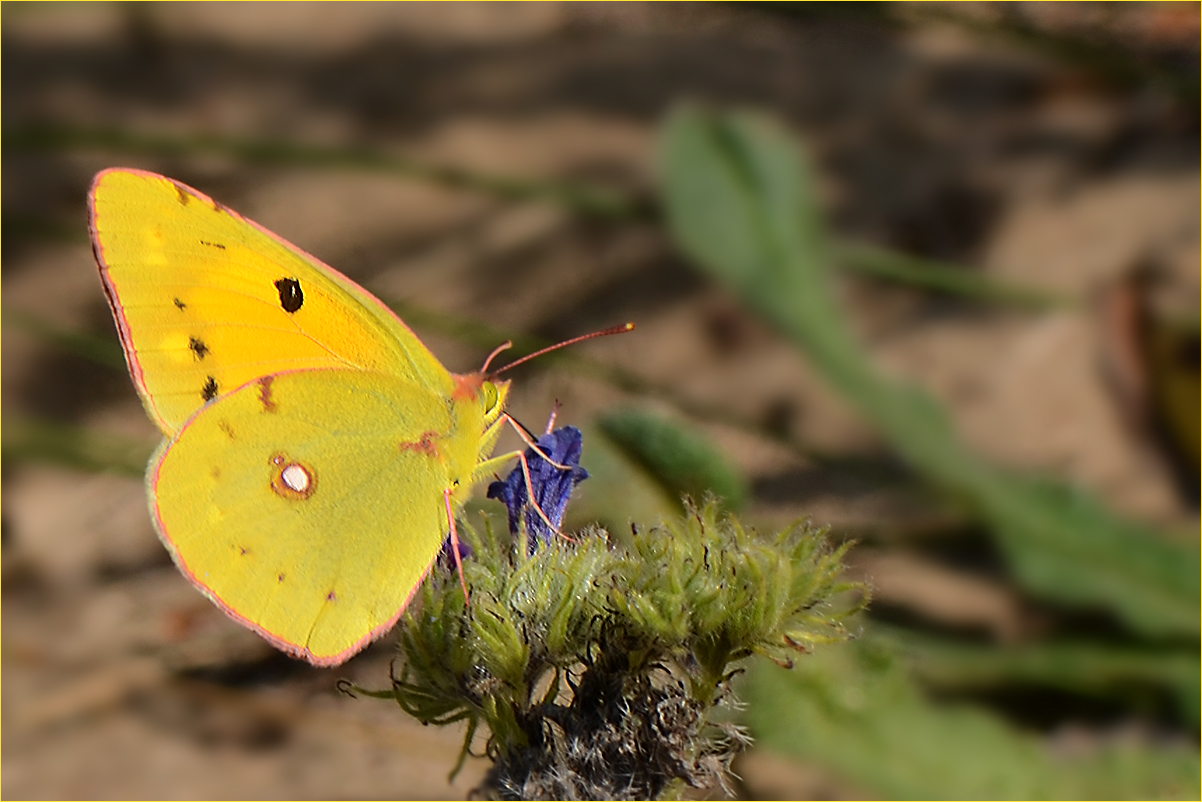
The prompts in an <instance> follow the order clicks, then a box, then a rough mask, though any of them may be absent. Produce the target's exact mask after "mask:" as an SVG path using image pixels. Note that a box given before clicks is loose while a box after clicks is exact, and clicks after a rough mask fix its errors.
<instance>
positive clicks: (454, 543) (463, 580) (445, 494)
mask: <svg viewBox="0 0 1202 802" xmlns="http://www.w3.org/2000/svg"><path fill="white" fill-rule="evenodd" d="M442 500H443V501H445V502H446V505H447V520H448V521H450V522H451V553H452V554H454V555H455V566H456V567H457V568H458V569H459V584H460V585H462V586H463V601H464V603H465V604H471V597H470V596H468V592H467V577H465V576H464V575H463V559H462V558H461V557H460V556H459V530H458V529H456V528H455V511H454V510H453V509H452V508H451V488H449V487H448V488H447V489H446V490H444V491H442Z"/></svg>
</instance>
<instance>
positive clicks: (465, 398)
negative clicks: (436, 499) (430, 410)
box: [448, 373, 509, 501]
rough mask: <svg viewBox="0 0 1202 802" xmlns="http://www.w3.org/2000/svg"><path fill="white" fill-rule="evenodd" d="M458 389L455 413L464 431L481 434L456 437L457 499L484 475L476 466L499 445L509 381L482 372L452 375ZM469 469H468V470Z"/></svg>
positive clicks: (466, 492)
mask: <svg viewBox="0 0 1202 802" xmlns="http://www.w3.org/2000/svg"><path fill="white" fill-rule="evenodd" d="M452 379H454V381H455V390H454V392H453V393H452V395H451V404H452V410H453V411H452V416H453V417H454V419H455V421H456V429H457V430H458V431H460V432H464V433H467V432H472V433H479V438H478V439H477V438H476V437H457V438H453V445H452V448H453V453H451V454H449V455H448V456H450V457H451V460H452V464H453V465H454V466H455V468H457V469H458V470H455V471H454V472H455V473H456V474H457V478H459V480H460V481H459V485H458V487H457V488H456V490H455V492H454V496H455V498H456V499H457V500H459V501H462V500H464V499H465V498H466V497H467V495H468V494H469V493H470V491H471V486H472V484H473V483H474V482H475V481H476V480H478V479H482V478H484V477H483V476H476V470H475V469H476V466H477V465H479V464H480V463H482V462H484V461H486V460H487V459H488V458H489V456H491V455H492V452H493V449H494V448H495V447H496V444H497V438H498V437H499V436H500V434H501V426H502V423H503V420H502V417H501V415H502V413H503V412H504V410H505V401H506V399H507V398H508V397H509V382H507V381H501V382H493V381H489V380H488V379H486V378H485V377H484V376H483V375H481V374H480V373H466V374H461V375H459V374H456V375H452ZM465 469H466V470H465Z"/></svg>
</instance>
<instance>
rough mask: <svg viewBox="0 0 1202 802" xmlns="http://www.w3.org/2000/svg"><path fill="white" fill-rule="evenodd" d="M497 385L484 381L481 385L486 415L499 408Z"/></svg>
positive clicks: (481, 396) (481, 397)
mask: <svg viewBox="0 0 1202 802" xmlns="http://www.w3.org/2000/svg"><path fill="white" fill-rule="evenodd" d="M498 397H499V393H497V385H495V384H493V383H492V382H484V384H483V385H481V387H480V400H481V402H482V403H483V404H484V410H485V415H488V413H490V412H493V411H494V410H495V409H496V408H497V400H498Z"/></svg>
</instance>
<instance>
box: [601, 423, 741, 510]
mask: <svg viewBox="0 0 1202 802" xmlns="http://www.w3.org/2000/svg"><path fill="white" fill-rule="evenodd" d="M597 424H598V426H599V427H600V429H601V431H602V432H603V433H604V434H605V435H606V436H607V437H609V439H610V441H611V442H613V443H614V444H615V445H616V446H618V447H619V448H620V449H621V450H622V451H624V452H625V453H626V454H627V455H628V456H630V457H631V458H632V459H633V460H635V461H636V462H638V463H639V464H640V465H642V466H643V467H644V468H646V469H647V470H648V471H649V472H650V473H651V474H652V475H653V476H654V477H655V478H656V479H657V480H658V481H659V483H660V484H661V485H662V486H663V488H664V489H665V490H666V491H667V492H668V494H669V495H671V496H672V497H674V498H679V497H681V496H690V497H691V498H694V499H697V500H700V499H702V498H703V497H704V496H705V495H706V494H707V493H712V494H713V495H714V496H716V497H717V498H718V499H720V501H721V503H722V505H723V507H724V508H725V509H728V510H732V511H733V510H739V509H741V508H742V507H743V505H744V504H746V502H747V498H748V496H749V495H750V489H749V488H748V486H747V480H746V479H744V478H743V476H742V474H741V473H739V471H738V470H737V469H736V468H735V467H734V466H733V465H731V464H730V461H729V460H727V459H726V457H725V456H723V454H722V452H720V451H719V450H718V449H717V448H715V447H714V446H713V445H712V444H711V443H710V442H709V440H707V439H706V438H705V437H704V435H702V434H701V433H700V432H697V431H694V430H692V429H690V428H688V427H686V426H684V425H682V424H679V423H676V422H674V421H671V420H668V419H667V418H664V417H662V416H660V415H654V414H652V413H649V412H643V411H641V410H637V409H622V410H618V411H616V412H611V413H609V414H607V415H604V416H603V417H601V418H600V419H599V420H598V421H597Z"/></svg>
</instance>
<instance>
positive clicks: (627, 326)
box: [484, 323, 634, 379]
mask: <svg viewBox="0 0 1202 802" xmlns="http://www.w3.org/2000/svg"><path fill="white" fill-rule="evenodd" d="M628 331H634V324H633V323H623V324H622V325H621V326H612V327H610V328H608V329H602V330H601V331H594V332H593V333H591V334H582V335H580V336H579V337H573V338H572V339H570V340H564V341H563V342H561V343H556V344H555V345H548V346H547V347H546V348H540V349H538V350H537V351H535V352H534V353H533V354H526V355H525V356H524V357H522V358H521V359H517V360H514V361H513V362H510V363H509V364H508V365H506V366H505V367H503V368H498V369H497V370H495V371H493V372H492V373H491V374H489V378H490V379H491V378H494V377H496V376H500V375H501V374H502V373H504V372H505V371H507V370H511V369H512V368H516V367H517V366H518V365H521V364H524V363H526V362H529V361H530V360H531V359H534V358H535V357H540V356H542V355H543V354H548V353H550V352H552V351H558V350H559V349H560V348H565V347H567V346H569V345H575V344H576V343H582V342H584V341H585V340H592V339H594V338H596V337H608V336H609V335H611V334H625V333H626V332H628ZM509 346H510V343H505V344H504V345H503V346H501V347H499V348H497V350H496V351H494V352H493V356H496V354H498V353H499V352H501V351H503V350H505V348H507V347H509ZM489 359H490V360H491V359H492V357H491V356H490V357H489ZM484 366H485V368H487V367H488V363H487V362H485V363H484Z"/></svg>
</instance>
